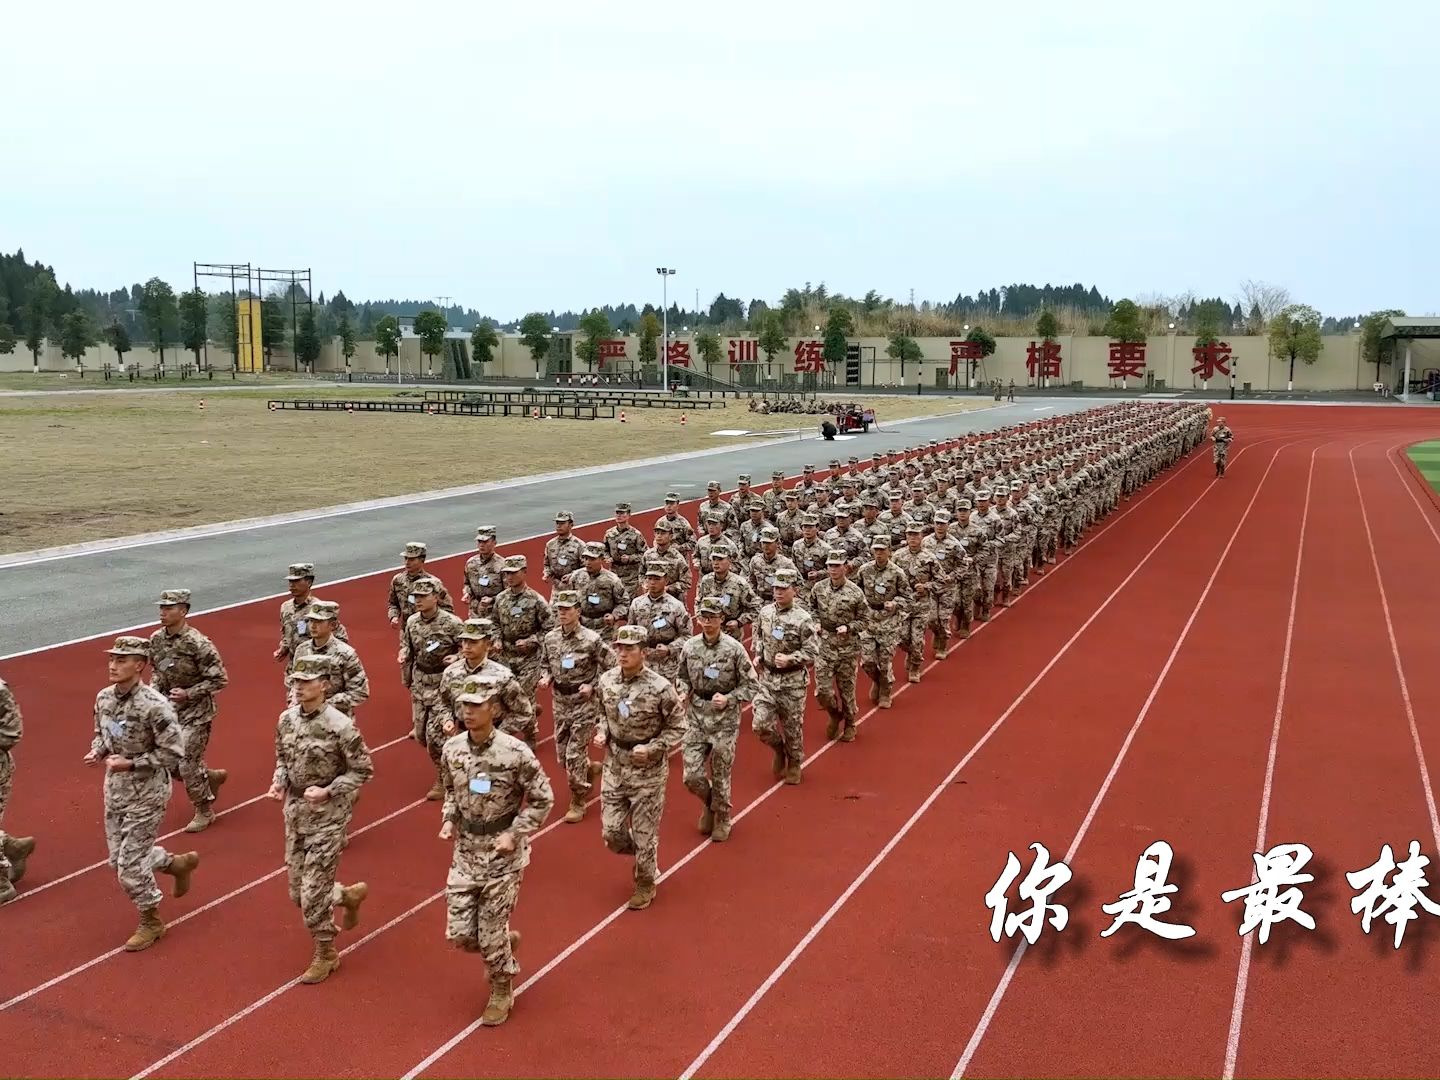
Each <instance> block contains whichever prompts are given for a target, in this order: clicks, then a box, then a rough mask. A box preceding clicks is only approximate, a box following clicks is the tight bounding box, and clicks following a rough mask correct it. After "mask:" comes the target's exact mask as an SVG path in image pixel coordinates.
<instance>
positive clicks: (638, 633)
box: [615, 625, 647, 645]
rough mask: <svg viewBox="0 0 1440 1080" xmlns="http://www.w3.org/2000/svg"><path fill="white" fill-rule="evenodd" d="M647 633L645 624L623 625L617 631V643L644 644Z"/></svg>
mask: <svg viewBox="0 0 1440 1080" xmlns="http://www.w3.org/2000/svg"><path fill="white" fill-rule="evenodd" d="M646 637H647V634H646V632H645V627H643V626H628V625H627V626H622V627H620V629H618V630H616V631H615V644H616V645H644V644H645V640H646Z"/></svg>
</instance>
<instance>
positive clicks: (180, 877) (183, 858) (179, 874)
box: [160, 851, 200, 900]
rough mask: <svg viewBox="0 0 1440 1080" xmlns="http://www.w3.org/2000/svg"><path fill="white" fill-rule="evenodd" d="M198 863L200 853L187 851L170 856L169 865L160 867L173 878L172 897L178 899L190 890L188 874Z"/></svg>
mask: <svg viewBox="0 0 1440 1080" xmlns="http://www.w3.org/2000/svg"><path fill="white" fill-rule="evenodd" d="M199 865H200V853H199V852H198V851H187V852H186V853H185V854H184V855H172V856H170V865H169V866H167V867H165V868H164V869H162V870H161V871H160V872H161V873H162V874H169V875H170V876H171V877H173V878H174V879H175V889H174V893H173V895H174V897H175V899H177V900H178V899H180V897H182V896H184V895H185V894H186V893H187V892H189V891H190V875H191V874H193V873H194V872H195V868H196V867H197V866H199Z"/></svg>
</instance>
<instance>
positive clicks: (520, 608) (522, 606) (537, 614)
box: [490, 585, 555, 656]
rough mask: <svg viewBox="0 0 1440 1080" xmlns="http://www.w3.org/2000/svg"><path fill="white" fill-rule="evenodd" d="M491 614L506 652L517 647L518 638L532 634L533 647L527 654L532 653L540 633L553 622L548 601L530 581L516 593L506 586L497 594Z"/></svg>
mask: <svg viewBox="0 0 1440 1080" xmlns="http://www.w3.org/2000/svg"><path fill="white" fill-rule="evenodd" d="M490 618H492V619H494V620H495V625H496V626H498V627H499V628H500V647H501V649H503V650H504V651H505V652H507V653H512V652H515V651H516V649H515V643H516V642H517V641H521V640H523V639H525V638H535V639H536V640H535V645H536V648H535V649H531V650H530V651H529V652H528V653H527V654H526V655H531V656H533V655H534V654H535V653H536V652H538V651H539V645H540V641H539V639H540V635H542V634H543V633H545V631H546V630H549V629H550V627H552V626H554V625H555V613H554V612H553V611H551V610H550V605H549V604H547V603H546V602H545V598H544V597H543V596H541V595H540V594H539V593H538V592H536V591H535V590H534V589H532V588H530V586H529V585H526V586H525V588H524V589H522V590H521V591H520V592H518V593H517V592H516V591H515V590H513V589H506V590H505V591H504V592H503V593H501V594H500V595H499V596H497V597H496V598H495V607H494V609H493V610H492V612H491V614H490Z"/></svg>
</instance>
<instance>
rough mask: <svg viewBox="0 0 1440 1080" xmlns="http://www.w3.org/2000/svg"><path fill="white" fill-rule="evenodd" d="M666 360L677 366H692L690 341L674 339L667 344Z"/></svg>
mask: <svg viewBox="0 0 1440 1080" xmlns="http://www.w3.org/2000/svg"><path fill="white" fill-rule="evenodd" d="M665 362H666V363H667V364H674V365H676V366H677V367H689V366H690V343H689V342H688V341H672V342H670V344H668V345H666V346H665Z"/></svg>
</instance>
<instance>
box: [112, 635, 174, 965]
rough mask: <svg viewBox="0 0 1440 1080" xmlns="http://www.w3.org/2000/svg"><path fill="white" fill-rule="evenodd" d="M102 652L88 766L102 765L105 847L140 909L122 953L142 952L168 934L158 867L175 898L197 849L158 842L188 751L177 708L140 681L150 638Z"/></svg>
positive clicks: (119, 642) (122, 641)
mask: <svg viewBox="0 0 1440 1080" xmlns="http://www.w3.org/2000/svg"><path fill="white" fill-rule="evenodd" d="M107 654H108V656H109V657H110V660H109V675H110V685H109V686H107V687H106V688H105V689H104V690H101V691H100V693H98V694H97V695H95V735H94V738H93V739H92V740H91V742H90V752H89V753H88V754H86V755H85V764H86V765H91V766H94V765H99V764H100V763H101V762H104V764H105V787H104V792H105V846H106V847H107V848H108V849H109V852H110V865H111V866H112V867H113V868H114V869H115V874H116V876H117V877H118V878H119V879H120V887H121V888H122V889H124V890H125V895H126V896H128V897H129V898H130V900H131V902H132V903H134V905H135V906H136V908H138V909H139V911H140V925H139V926H138V927H137V928H136V930H135V933H133V934H131V935H130V939H129V940H128V941H126V942H125V951H126V952H140V951H142V950H144V949H148V948H150V946H152V945H154V944H155V942H157V941H159V940H160V938H161V937H163V936H164V934H165V924H164V923H163V922H161V920H160V914H159V908H160V889H159V887H158V886H157V885H156V884H155V873H156V871H159V872H160V873H162V874H169V875H170V876H171V877H173V878H174V879H175V887H174V895H175V897H176V898H177V899H178V898H179V897H182V896H184V895H185V894H186V893H187V892H189V891H190V877H191V875H192V874H193V873H194V872H195V868H196V867H197V866H198V865H199V864H200V855H199V853H198V852H194V851H189V852H186V853H185V854H183V855H172V854H170V852H168V851H166V850H165V849H164V848H162V847H160V846H158V845H157V844H156V843H155V839H156V837H157V836H159V835H160V822H161V821H163V820H164V818H165V808H166V807H167V806H168V805H169V804H170V791H171V786H170V774H171V773H172V772H175V771H178V770H179V768H180V760H181V758H183V757H184V755H185V736H184V733H183V732H181V730H180V724H179V722H178V721H177V720H176V719H175V708H174V706H172V705H171V704H170V702H169V701H167V700H166V699H165V695H164V694H162V693H160V691H158V690H156V689H155V688H154V687H152V686H148V685H146V684H145V683H143V682H141V681H140V677H141V675H143V674H144V672H145V667H146V665H147V664H149V662H150V643H149V642H148V641H146V640H145V639H144V638H142V637H129V636H125V637H118V638H116V639H115V644H114V645H113V646H112V647H111V648H110V649H109V650H107Z"/></svg>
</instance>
